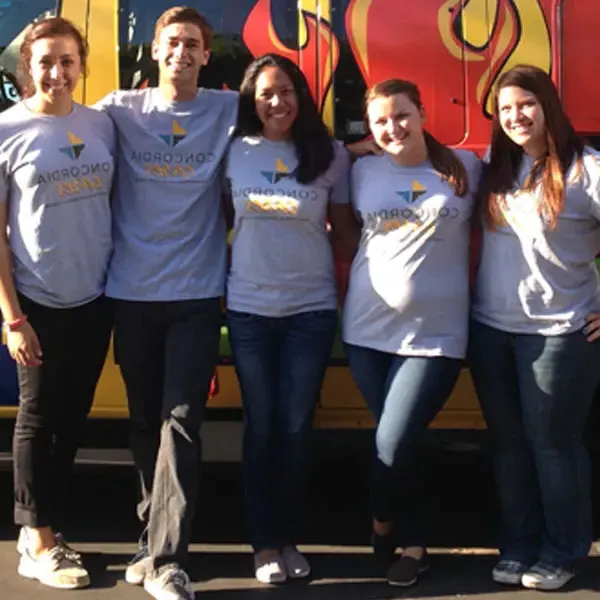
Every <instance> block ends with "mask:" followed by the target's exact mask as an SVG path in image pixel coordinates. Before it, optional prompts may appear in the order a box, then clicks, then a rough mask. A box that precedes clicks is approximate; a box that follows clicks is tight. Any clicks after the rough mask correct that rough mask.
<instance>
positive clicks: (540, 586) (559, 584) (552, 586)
mask: <svg viewBox="0 0 600 600" xmlns="http://www.w3.org/2000/svg"><path fill="white" fill-rule="evenodd" d="M571 579H573V577H570V578H569V579H567V580H566V581H556V582H553V583H548V582H547V581H546V582H542V581H537V580H535V579H529V578H528V577H527V576H526V575H523V577H522V578H521V585H522V586H523V587H524V588H527V589H528V590H541V591H543V592H552V591H555V590H560V589H561V588H563V587H564V586H565V585H567V583H569V581H571Z"/></svg>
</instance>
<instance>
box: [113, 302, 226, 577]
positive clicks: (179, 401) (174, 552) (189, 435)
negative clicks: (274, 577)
mask: <svg viewBox="0 0 600 600" xmlns="http://www.w3.org/2000/svg"><path fill="white" fill-rule="evenodd" d="M222 317H223V315H222V312H221V300H220V298H207V299H201V300H181V301H173V302H134V301H129V300H117V301H115V358H116V362H117V363H118V365H119V367H120V369H121V374H122V375H123V379H124V381H125V388H126V390H127V400H128V403H129V413H130V423H131V450H132V453H133V459H134V462H135V466H136V469H137V472H138V475H139V480H140V487H141V500H140V502H139V504H138V516H139V518H140V520H141V521H142V523H143V524H144V527H145V529H144V533H143V534H142V538H143V541H145V542H147V544H148V551H149V554H150V557H151V559H152V563H153V567H154V569H159V568H160V567H162V566H164V565H167V564H177V565H181V566H184V564H185V562H186V560H187V553H188V545H189V541H190V536H191V528H192V520H193V518H194V510H195V508H196V502H197V497H198V486H199V474H200V463H201V457H202V454H201V450H202V447H201V442H200V427H201V425H202V418H203V416H204V407H205V405H206V401H207V399H208V393H209V389H210V382H211V379H212V376H213V373H214V369H215V365H216V362H217V358H218V353H219V339H220V330H221V324H222V320H223V319H222Z"/></svg>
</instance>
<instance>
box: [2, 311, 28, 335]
mask: <svg viewBox="0 0 600 600" xmlns="http://www.w3.org/2000/svg"><path fill="white" fill-rule="evenodd" d="M26 322H27V315H26V314H25V313H22V314H21V315H19V316H18V317H16V318H15V319H13V320H11V321H4V327H5V328H6V329H7V331H17V330H18V329H19V327H22V326H23V325H24V324H25V323H26Z"/></svg>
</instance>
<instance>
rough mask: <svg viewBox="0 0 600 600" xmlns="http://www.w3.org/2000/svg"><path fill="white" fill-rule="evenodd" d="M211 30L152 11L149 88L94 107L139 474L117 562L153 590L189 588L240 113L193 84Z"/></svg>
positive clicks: (172, 598)
mask: <svg viewBox="0 0 600 600" xmlns="http://www.w3.org/2000/svg"><path fill="white" fill-rule="evenodd" d="M211 38H212V30H211V28H210V26H209V24H208V23H207V22H206V20H205V19H204V18H203V17H202V16H201V15H200V14H198V13H197V12H196V11H195V10H194V9H192V8H188V7H174V8H171V9H169V10H167V11H166V12H165V13H164V14H163V15H162V16H161V17H160V18H159V19H158V21H157V23H156V29H155V37H154V41H153V43H152V56H153V58H154V60H156V61H157V63H158V68H159V85H158V87H157V88H150V89H145V90H136V91H119V92H114V93H112V94H110V95H109V96H108V97H107V98H105V99H104V100H103V101H102V102H101V103H100V105H99V108H101V109H102V110H104V111H106V112H107V113H108V114H109V115H110V116H111V117H112V119H113V120H114V122H115V124H116V126H117V131H118V135H119V147H120V148H119V149H120V152H119V162H118V179H117V182H116V189H115V197H114V205H113V211H114V238H115V240H114V243H115V251H114V256H113V259H112V262H111V265H110V269H109V274H108V283H107V295H109V296H110V297H112V298H114V299H115V300H116V301H115V305H116V307H115V311H116V315H115V354H116V360H117V362H118V364H119V366H120V369H121V373H122V375H123V379H124V381H125V386H126V389H127V397H128V403H129V410H130V414H131V427H132V437H131V447H132V451H133V455H134V460H135V464H136V468H137V470H138V473H139V477H140V483H141V493H142V498H141V501H140V503H139V505H138V515H139V517H140V519H141V520H142V522H143V523H144V526H145V529H144V533H143V535H142V548H141V551H140V553H139V554H138V556H137V557H136V558H135V559H134V561H132V563H131V564H130V566H129V568H128V569H127V572H126V579H127V581H129V582H130V583H137V584H141V583H143V584H144V587H145V589H146V590H147V591H148V592H149V593H150V594H151V595H152V596H154V597H155V598H157V599H158V600H163V599H165V600H167V599H168V600H179V599H187V598H193V592H192V591H191V589H190V585H189V577H188V576H187V574H186V573H185V571H184V570H183V566H184V563H185V561H186V558H187V549H188V544H189V540H190V530H191V525H192V520H193V516H194V508H195V506H196V499H197V489H198V475H199V469H200V460H201V444H200V426H201V424H202V417H203V411H204V406H205V403H206V399H207V397H208V393H209V386H210V381H211V378H212V374H213V372H214V368H215V364H216V361H217V357H218V346H219V337H220V328H221V321H222V314H221V297H222V296H223V293H224V285H225V268H226V228H225V220H224V218H223V215H222V212H221V208H220V207H221V178H220V177H219V174H218V172H219V166H220V162H221V158H222V156H223V154H224V152H225V150H226V148H227V146H228V143H229V136H230V134H231V133H232V131H233V128H234V125H235V120H236V115H237V103H238V100H237V94H236V93H235V92H228V91H217V90H207V89H198V86H197V82H198V75H199V72H200V69H201V68H202V67H203V66H204V65H206V63H207V61H208V59H209V56H210V44H211Z"/></svg>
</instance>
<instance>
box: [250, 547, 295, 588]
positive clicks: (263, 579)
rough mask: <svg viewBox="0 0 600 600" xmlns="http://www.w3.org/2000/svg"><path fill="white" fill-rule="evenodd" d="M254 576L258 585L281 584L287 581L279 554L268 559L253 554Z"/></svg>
mask: <svg viewBox="0 0 600 600" xmlns="http://www.w3.org/2000/svg"><path fill="white" fill-rule="evenodd" d="M254 575H255V577H256V579H257V581H260V583H283V582H284V581H285V580H286V579H287V572H286V570H285V564H284V562H283V558H282V557H281V555H280V554H277V556H270V557H268V558H266V557H262V556H259V555H258V554H255V555H254Z"/></svg>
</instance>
